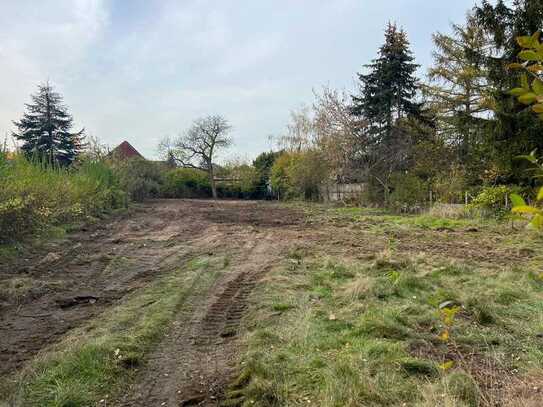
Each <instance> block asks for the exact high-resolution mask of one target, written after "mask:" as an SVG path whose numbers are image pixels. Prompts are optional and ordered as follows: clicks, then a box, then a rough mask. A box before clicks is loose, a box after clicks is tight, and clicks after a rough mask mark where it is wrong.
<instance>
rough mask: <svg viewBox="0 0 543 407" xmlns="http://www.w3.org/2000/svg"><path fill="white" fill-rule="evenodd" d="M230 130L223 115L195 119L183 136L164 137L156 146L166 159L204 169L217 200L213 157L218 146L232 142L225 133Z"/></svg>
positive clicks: (227, 145)
mask: <svg viewBox="0 0 543 407" xmlns="http://www.w3.org/2000/svg"><path fill="white" fill-rule="evenodd" d="M230 129H231V126H230V124H229V123H228V121H227V120H226V119H225V118H224V117H222V116H219V115H213V116H207V117H203V118H200V119H197V120H195V121H194V122H193V123H192V126H191V127H190V128H189V129H188V130H187V131H186V132H185V133H184V134H183V135H181V136H179V137H177V138H175V139H171V138H168V137H167V138H164V139H163V140H162V141H161V142H160V145H159V149H160V150H161V152H162V154H163V155H164V156H165V158H167V159H168V160H170V161H171V160H173V161H175V163H176V164H178V165H180V166H182V167H186V168H197V169H201V170H203V171H206V172H207V173H208V175H209V183H210V184H211V192H212V194H213V198H214V199H217V188H216V185H215V171H214V168H213V165H214V163H213V159H214V157H215V154H216V153H217V151H218V150H219V149H221V148H226V147H229V146H230V145H231V144H232V139H231V138H230V137H229V136H228V133H229V131H230Z"/></svg>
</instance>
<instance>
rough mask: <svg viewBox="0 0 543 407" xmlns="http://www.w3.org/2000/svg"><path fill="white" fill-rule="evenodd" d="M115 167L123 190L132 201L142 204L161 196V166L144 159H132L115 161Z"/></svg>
mask: <svg viewBox="0 0 543 407" xmlns="http://www.w3.org/2000/svg"><path fill="white" fill-rule="evenodd" d="M113 166H114V169H115V172H116V174H117V176H118V177H119V180H120V185H121V188H122V189H123V190H125V191H126V192H127V193H128V196H129V197H130V199H132V200H134V201H137V202H141V201H143V200H145V199H147V198H153V197H157V196H158V195H159V191H160V186H161V184H162V180H163V179H162V169H161V167H160V164H158V163H155V162H152V161H147V160H145V159H143V158H130V159H128V160H118V161H114V162H113Z"/></svg>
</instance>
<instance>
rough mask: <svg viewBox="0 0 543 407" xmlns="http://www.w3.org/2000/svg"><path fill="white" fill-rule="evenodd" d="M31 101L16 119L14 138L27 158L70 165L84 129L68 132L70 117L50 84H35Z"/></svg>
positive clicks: (80, 146)
mask: <svg viewBox="0 0 543 407" xmlns="http://www.w3.org/2000/svg"><path fill="white" fill-rule="evenodd" d="M31 98H32V103H28V104H26V112H25V113H24V115H23V117H22V118H21V120H20V121H18V122H13V123H14V124H15V126H16V127H17V129H18V132H16V133H13V135H14V137H16V138H17V139H18V140H20V141H22V142H23V144H22V146H21V149H22V151H23V152H24V153H25V155H26V156H27V157H35V158H37V159H40V160H46V161H50V162H55V163H58V164H60V165H63V166H66V165H70V164H71V163H72V162H73V161H74V160H75V159H76V157H77V155H78V154H79V153H80V152H81V149H82V140H83V137H84V129H82V130H80V131H78V132H75V133H71V132H70V130H71V129H72V127H73V118H72V116H71V115H70V114H69V113H68V109H67V107H66V106H64V104H63V103H62V102H63V100H62V96H61V95H60V94H59V93H57V92H55V91H54V89H53V87H52V86H51V85H50V84H49V83H46V84H43V85H39V86H38V92H37V93H36V94H34V95H31Z"/></svg>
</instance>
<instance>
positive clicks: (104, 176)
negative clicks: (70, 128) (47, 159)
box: [0, 153, 127, 244]
mask: <svg viewBox="0 0 543 407" xmlns="http://www.w3.org/2000/svg"><path fill="white" fill-rule="evenodd" d="M126 203H127V198H126V193H125V192H124V191H123V190H121V189H120V186H119V180H118V179H117V176H116V175H115V174H114V172H113V170H112V169H111V168H109V167H108V166H107V165H106V164H105V163H103V162H94V161H87V162H84V163H82V164H80V165H79V167H78V168H77V169H75V168H71V169H66V168H59V167H54V166H51V165H45V164H43V163H39V162H30V161H28V160H26V159H24V158H23V157H22V156H17V157H16V158H15V159H13V160H9V161H8V160H7V159H6V157H5V156H4V155H3V154H2V153H0V244H1V243H12V242H16V241H19V240H20V239H21V238H23V237H25V236H29V235H32V234H35V233H36V232H39V231H43V230H44V229H48V228H49V227H51V226H54V225H59V224H67V223H70V222H77V221H81V220H84V219H87V218H88V217H90V216H97V215H100V214H102V213H104V212H107V211H111V210H112V209H115V208H119V207H124V206H126Z"/></svg>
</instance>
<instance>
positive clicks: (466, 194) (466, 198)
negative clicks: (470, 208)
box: [464, 191, 468, 205]
mask: <svg viewBox="0 0 543 407" xmlns="http://www.w3.org/2000/svg"><path fill="white" fill-rule="evenodd" d="M464 202H465V203H466V205H467V204H468V191H466V192H464Z"/></svg>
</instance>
